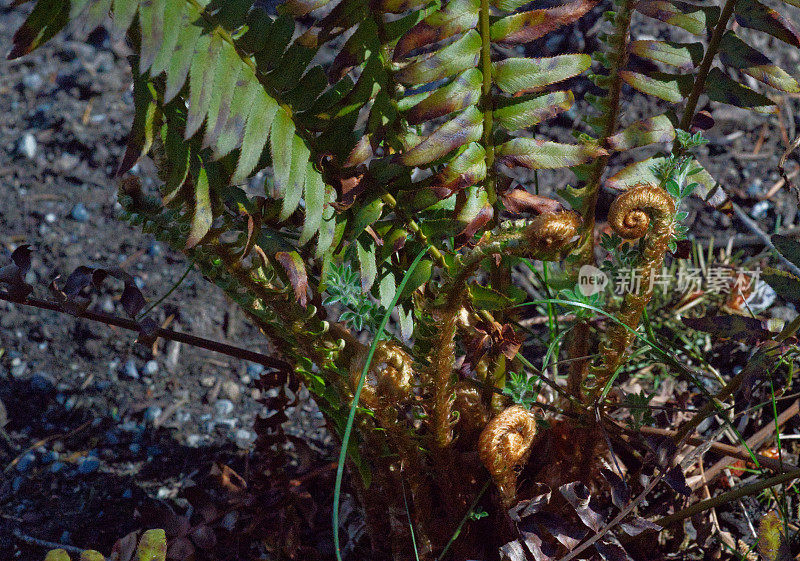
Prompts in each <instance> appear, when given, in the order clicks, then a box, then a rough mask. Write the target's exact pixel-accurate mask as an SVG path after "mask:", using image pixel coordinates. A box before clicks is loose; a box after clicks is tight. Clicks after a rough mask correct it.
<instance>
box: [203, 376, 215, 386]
mask: <svg viewBox="0 0 800 561" xmlns="http://www.w3.org/2000/svg"><path fill="white" fill-rule="evenodd" d="M216 383H217V379H216V378H215V377H214V376H203V377H202V378H200V385H201V386H203V387H204V388H210V387H212V386H213V385H214V384H216Z"/></svg>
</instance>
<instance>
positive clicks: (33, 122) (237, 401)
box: [0, 3, 331, 560]
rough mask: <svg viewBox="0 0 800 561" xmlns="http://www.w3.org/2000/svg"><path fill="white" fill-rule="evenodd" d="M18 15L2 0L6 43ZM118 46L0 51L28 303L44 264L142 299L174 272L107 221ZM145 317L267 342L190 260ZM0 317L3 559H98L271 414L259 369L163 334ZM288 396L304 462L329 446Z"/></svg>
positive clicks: (102, 304)
mask: <svg viewBox="0 0 800 561" xmlns="http://www.w3.org/2000/svg"><path fill="white" fill-rule="evenodd" d="M23 12H24V10H20V9H15V10H13V11H12V10H11V9H10V8H9V7H7V3H3V7H0V45H5V47H4V54H5V51H7V50H8V46H9V45H10V42H11V35H12V33H13V31H14V30H15V29H16V28H17V27H18V26H19V24H20V23H21V22H22V21H23ZM125 56H126V50H125V47H124V44H123V43H121V42H115V41H114V40H113V39H111V38H109V37H108V36H107V35H106V34H105V32H103V31H102V30H98V31H96V32H95V33H93V34H92V35H91V37H90V42H89V44H87V43H85V42H83V41H73V40H71V39H70V38H69V35H63V34H62V35H60V36H59V37H57V38H56V39H55V40H53V41H51V42H50V43H49V44H47V45H46V46H45V47H43V48H42V49H40V50H38V51H36V52H35V53H33V54H32V55H30V56H27V57H24V58H23V59H20V60H16V61H13V62H8V61H6V60H5V56H3V57H2V60H0V76H1V77H2V81H1V82H0V182H1V183H2V189H0V242H2V244H1V245H2V261H3V264H5V263H6V260H7V258H8V255H9V252H10V250H12V249H14V248H15V247H17V246H19V245H21V244H30V245H31V246H33V248H34V249H35V253H34V257H33V266H32V268H31V273H30V274H29V276H28V279H27V280H28V281H29V282H31V284H33V285H34V286H35V287H36V292H35V293H34V294H35V295H37V296H39V297H43V298H47V297H49V294H48V290H47V287H48V285H49V284H50V282H51V281H52V280H53V279H55V278H56V277H57V276H58V275H61V276H62V277H66V276H67V275H68V274H69V273H70V272H72V271H73V270H74V269H75V268H76V267H78V266H80V265H87V266H90V267H102V268H114V267H121V268H122V269H123V270H125V271H127V272H128V273H130V274H131V275H134V276H135V277H136V278H137V282H139V283H140V284H139V286H140V287H141V289H142V292H143V293H144V295H145V296H146V298H147V299H148V300H150V301H151V302H153V301H156V300H157V299H158V298H160V297H161V295H163V294H164V293H166V292H167V291H168V290H169V289H170V288H171V287H172V286H173V284H175V283H176V282H177V281H178V280H179V278H180V277H181V276H182V275H183V273H184V271H185V270H186V268H187V266H188V263H187V262H186V259H185V258H184V256H182V255H181V254H178V253H175V252H173V251H172V250H170V249H169V248H168V247H166V246H164V245H162V244H158V243H155V242H154V241H153V240H152V238H150V237H148V236H146V235H143V234H142V233H141V232H140V231H138V230H137V229H136V228H135V227H133V226H130V225H128V224H125V223H123V222H120V221H119V220H118V219H117V218H116V216H115V215H116V213H117V211H118V209H119V207H118V205H117V204H116V186H115V179H114V170H115V167H116V165H117V163H118V160H119V158H120V157H121V155H122V153H123V152H124V146H125V140H126V136H127V131H128V127H129V125H130V121H131V119H132V114H133V106H132V98H131V91H130V88H129V85H130V71H129V66H128V62H127V60H126V58H125ZM31 138H32V139H34V142H31V141H30V139H31ZM26 143H28V145H27V146H26ZM33 144H35V148H31V146H32V145H33ZM25 150H29V152H28V154H27V155H26V153H25ZM149 171H150V170H149V168H148V166H147V163H146V162H142V163H141V164H140V166H139V168H138V172H137V173H138V174H139V175H140V176H141V177H142V180H143V181H145V182H151V181H152V180H151V179H150V177H151V175H149ZM76 205H82V207H80V206H79V207H76ZM120 289H121V287H120V286H114V285H113V283H110V284H107V286H106V288H105V289H104V290H103V291H102V292H101V293H100V294H97V295H96V298H95V304H94V308H96V309H97V310H99V311H105V312H109V313H114V314H116V315H119V316H124V315H125V314H124V312H123V310H122V307H121V306H120V304H119V296H120V293H121V290H120ZM154 317H155V318H156V319H158V320H159V321H166V320H168V318H171V319H170V323H169V327H170V328H171V329H175V330H178V331H185V332H189V333H192V334H194V335H198V336H202V337H206V338H210V339H214V340H217V341H224V342H227V343H230V344H234V345H237V346H240V347H245V348H248V349H252V350H255V351H259V352H264V353H269V352H270V349H269V346H268V344H267V343H266V340H265V338H264V337H263V336H261V335H260V334H259V333H258V331H257V330H256V329H255V328H253V327H252V326H251V325H250V324H248V323H247V322H246V321H244V320H243V316H242V315H241V314H240V312H239V311H238V309H237V308H236V307H235V306H234V305H233V304H232V303H231V302H229V301H227V300H226V298H225V297H224V295H223V294H222V293H221V292H220V291H218V290H216V289H215V288H214V287H213V285H211V284H210V283H208V282H207V281H205V280H203V279H202V277H201V276H200V275H199V274H198V273H197V272H196V271H192V272H190V273H189V275H188V276H187V277H186V279H185V280H184V281H183V282H182V283H181V284H180V286H179V287H178V288H177V290H175V292H174V293H173V294H172V295H171V296H170V297H169V298H168V299H167V300H166V301H165V302H164V303H162V304H161V305H160V306H159V308H158V309H157V311H156V312H155V314H154ZM0 326H2V328H0V400H1V401H0V432H2V438H0V473H1V475H0V557H1V558H3V559H12V558H14V559H25V560H28V559H30V560H39V559H42V558H43V555H44V553H45V551H46V549H43V548H42V547H40V546H36V545H31V544H30V543H27V544H26V543H25V541H24V540H23V539H21V538H20V537H19V536H21V535H25V536H29V537H31V538H36V539H40V540H46V541H50V542H58V543H62V544H66V545H74V546H78V547H82V548H87V547H93V548H96V549H98V550H100V551H103V552H108V551H110V549H111V546H112V545H113V543H114V541H115V540H116V539H117V538H119V537H121V536H123V535H124V534H126V533H127V532H129V531H132V530H134V529H137V528H147V527H152V526H153V525H154V524H155V523H156V521H155V520H148V519H147V517H146V516H145V514H144V513H146V512H150V511H152V510H153V507H154V506H159V505H170V506H171V507H173V508H176V509H177V511H178V512H183V511H184V510H185V508H186V505H187V503H186V499H185V494H184V490H185V489H186V488H187V487H190V486H192V485H194V484H195V483H197V482H198V481H201V480H204V479H205V478H206V475H207V474H208V473H209V470H210V469H211V467H212V465H213V464H214V463H219V464H227V465H230V466H231V467H233V468H234V469H235V470H237V471H242V470H244V469H246V463H247V461H248V454H249V450H251V449H252V448H253V440H255V433H254V431H253V422H254V419H255V417H256V415H257V414H258V413H259V412H261V411H263V412H264V414H265V415H266V414H268V413H271V412H270V411H268V408H266V407H265V406H264V405H262V404H261V403H259V402H258V401H257V400H260V399H261V398H263V397H264V396H265V395H266V392H265V391H264V390H262V389H259V387H260V386H259V380H258V379H259V375H260V374H261V371H260V370H259V368H258V367H257V365H249V364H247V363H245V362H244V361H242V360H239V359H234V358H230V357H226V356H219V355H216V354H214V353H212V352H208V351H204V350H201V349H197V348H192V347H186V346H180V345H177V344H175V343H172V344H168V343H166V342H164V341H159V342H158V343H157V345H156V346H155V347H154V348H149V347H144V346H142V345H138V344H135V343H134V340H135V338H136V336H135V334H134V333H131V332H127V331H123V330H119V329H114V328H109V327H108V326H105V325H103V324H99V323H92V322H88V321H85V320H80V319H77V318H73V317H71V316H67V315H60V314H56V313H53V312H49V311H41V310H37V309H34V308H30V307H24V306H19V305H12V304H9V303H6V302H0ZM149 361H154V362H150V364H149V365H148V362H149ZM129 362H130V364H131V365H133V366H135V370H136V373H137V375H138V378H134V377H132V376H131V375H130V374H131V373H132V371H131V370H130V367H129V366H130V365H129V364H128V363H129ZM148 368H152V370H150V371H148ZM298 398H299V399H298V400H297V401H296V402H294V403H293V404H292V406H291V407H290V409H289V410H288V412H287V414H288V415H289V417H290V418H291V419H292V420H293V422H291V423H288V426H289V429H288V431H289V432H293V433H294V434H296V435H301V436H303V437H304V440H303V441H300V443H299V444H298V445H297V447H300V446H301V445H303V442H308V443H310V445H311V446H313V447H314V448H313V449H312V448H309V447H308V445H307V444H306V445H305V447H304V450H302V452H303V453H304V454H305V456H307V457H308V458H307V459H303V458H300V456H299V453H296V455H297V456H298V457H297V458H296V459H295V462H297V461H301V462H302V463H303V464H304V465H302V466H300V469H301V470H306V469H308V465H309V464H310V463H311V460H312V459H314V462H313V463H319V462H321V461H322V460H324V459H325V455H326V454H327V453H329V452H330V450H331V443H330V442H329V439H328V437H327V435H326V433H325V432H324V430H321V429H320V427H321V425H322V421H321V419H320V418H319V416H318V415H317V414H316V413H315V411H316V409H315V407H313V405H311V404H310V403H309V400H308V399H307V396H305V395H304V392H301V393H300V395H299V396H298ZM3 406H4V407H3ZM3 411H5V414H3ZM3 425H5V426H4V429H3ZM314 450H316V451H314ZM326 524H327V521H326Z"/></svg>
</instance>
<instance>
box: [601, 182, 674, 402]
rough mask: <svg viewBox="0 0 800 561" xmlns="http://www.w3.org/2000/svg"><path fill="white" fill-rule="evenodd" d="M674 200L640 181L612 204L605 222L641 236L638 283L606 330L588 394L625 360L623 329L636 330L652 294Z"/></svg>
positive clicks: (618, 230)
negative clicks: (611, 324)
mask: <svg viewBox="0 0 800 561" xmlns="http://www.w3.org/2000/svg"><path fill="white" fill-rule="evenodd" d="M674 217H675V201H674V200H673V199H672V196H671V195H670V194H669V193H667V192H666V191H665V190H664V189H662V188H661V187H657V186H655V185H649V184H642V185H637V186H635V187H632V188H631V189H629V190H627V191H625V192H624V193H623V194H621V195H620V196H618V197H617V198H616V199H615V200H614V202H613V203H612V204H611V208H610V209H609V213H608V222H609V224H610V225H611V227H612V228H613V229H614V231H615V232H616V233H617V234H619V235H620V236H621V237H622V238H624V239H626V240H634V239H638V238H644V245H643V249H642V253H641V256H640V258H639V261H638V264H637V267H636V274H637V276H638V279H639V281H638V286H637V287H635V291H634V292H630V293H628V294H626V295H625V299H624V301H623V303H622V307H621V308H620V310H619V312H618V313H617V319H618V320H619V321H620V322H621V323H622V324H623V325H620V324H616V323H615V324H614V325H613V326H611V327H610V328H609V329H608V331H607V332H606V339H605V342H604V343H603V344H602V346H601V348H600V352H601V355H602V361H603V364H602V365H601V366H599V367H598V368H597V369H595V378H594V382H593V385H592V388H591V391H590V393H589V395H590V396H591V398H592V399H595V398H597V397H598V395H599V392H601V391H602V389H603V387H604V386H605V384H606V383H607V382H608V380H609V379H610V377H611V376H612V375H613V374H614V372H615V371H616V370H617V368H619V366H620V365H621V364H622V362H623V360H624V359H625V351H626V350H627V348H628V346H629V345H630V344H631V342H632V341H633V337H634V336H633V334H632V333H631V332H630V331H629V330H628V329H626V328H625V327H624V326H627V327H628V328H630V329H634V330H635V329H636V328H637V327H638V325H639V322H640V320H641V318H642V313H643V312H644V309H645V306H646V305H647V303H648V302H649V301H650V298H651V297H652V295H653V285H654V281H655V275H656V274H657V272H658V271H659V269H660V268H661V265H662V263H663V261H664V254H665V253H666V252H667V247H668V245H669V240H670V238H671V237H672V235H673V226H674Z"/></svg>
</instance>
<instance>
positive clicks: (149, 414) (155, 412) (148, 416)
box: [144, 405, 163, 424]
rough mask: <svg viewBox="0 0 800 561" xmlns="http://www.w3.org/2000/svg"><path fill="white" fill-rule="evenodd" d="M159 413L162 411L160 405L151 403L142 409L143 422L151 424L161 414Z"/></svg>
mask: <svg viewBox="0 0 800 561" xmlns="http://www.w3.org/2000/svg"><path fill="white" fill-rule="evenodd" d="M161 413H163V409H161V407H159V406H158V405H151V406H150V407H148V408H147V409H145V410H144V421H145V423H150V424H152V423H153V422H155V420H156V419H158V418H159V417H160V416H161Z"/></svg>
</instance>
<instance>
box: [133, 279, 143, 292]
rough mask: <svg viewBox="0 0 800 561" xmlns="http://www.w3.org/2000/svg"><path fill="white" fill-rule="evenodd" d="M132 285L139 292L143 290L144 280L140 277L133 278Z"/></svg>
mask: <svg viewBox="0 0 800 561" xmlns="http://www.w3.org/2000/svg"><path fill="white" fill-rule="evenodd" d="M133 284H135V285H136V288H138V289H139V290H144V279H143V278H142V277H133Z"/></svg>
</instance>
